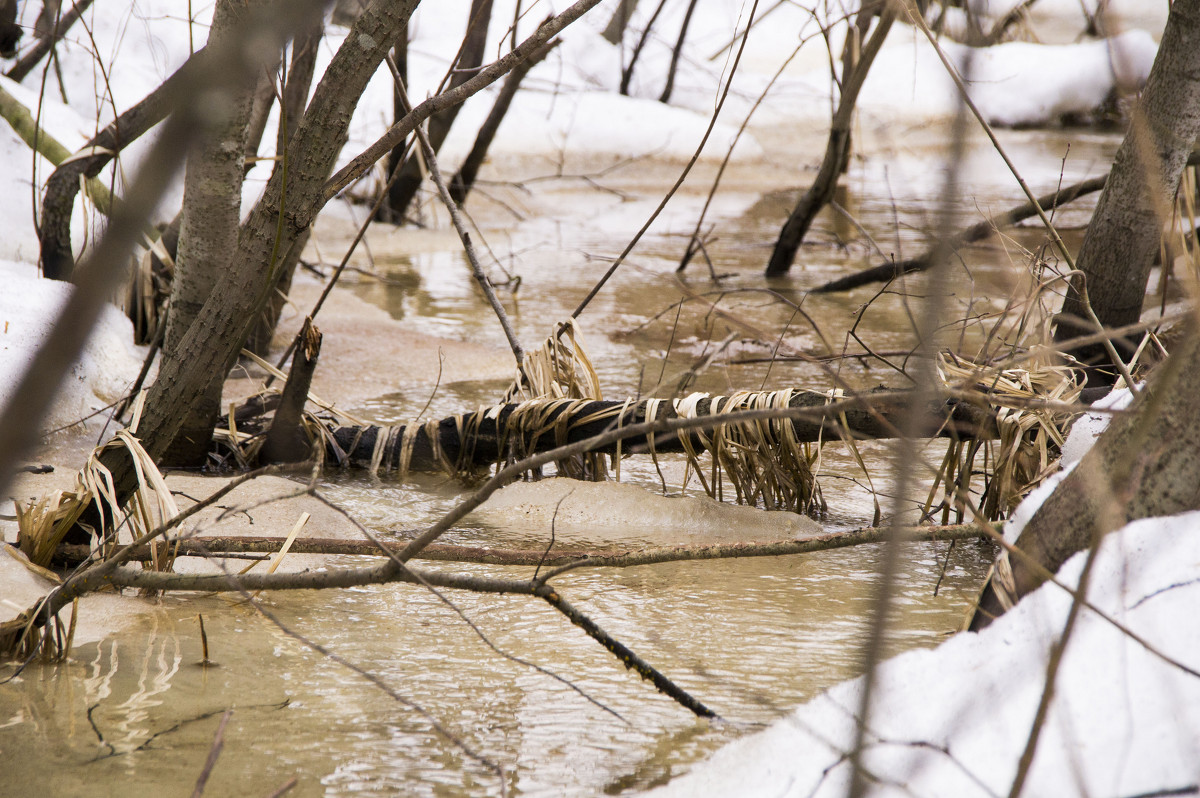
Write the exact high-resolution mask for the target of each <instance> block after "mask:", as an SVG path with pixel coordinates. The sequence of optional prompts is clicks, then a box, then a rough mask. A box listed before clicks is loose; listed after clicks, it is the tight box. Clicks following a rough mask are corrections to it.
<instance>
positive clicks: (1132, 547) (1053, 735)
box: [650, 513, 1200, 798]
mask: <svg viewBox="0 0 1200 798" xmlns="http://www.w3.org/2000/svg"><path fill="white" fill-rule="evenodd" d="M1084 556H1085V555H1083V554H1080V555H1077V556H1076V557H1074V558H1072V559H1071V560H1070V561H1068V563H1067V564H1066V565H1065V566H1064V567H1063V570H1062V571H1061V572H1060V574H1059V577H1060V579H1062V580H1063V581H1064V582H1066V583H1067V584H1070V585H1075V584H1077V581H1078V577H1079V573H1080V571H1081V569H1082V566H1083V559H1084ZM1198 558H1200V513H1189V514H1186V515H1181V516H1178V517H1175V518H1171V519H1146V520H1142V521H1137V522H1135V523H1132V524H1130V525H1129V526H1127V527H1125V528H1124V529H1122V530H1121V531H1120V532H1117V533H1114V534H1113V535H1110V536H1109V537H1108V538H1106V540H1105V542H1104V545H1103V547H1102V550H1101V554H1100V556H1099V558H1098V559H1097V561H1096V564H1095V566H1094V570H1093V574H1092V585H1091V588H1090V590H1089V597H1090V598H1091V600H1092V601H1093V602H1094V603H1095V604H1096V605H1097V606H1098V607H1099V608H1100V609H1101V610H1102V611H1103V612H1105V613H1106V614H1108V615H1109V617H1112V618H1115V619H1116V620H1118V621H1119V622H1120V623H1122V624H1124V625H1126V626H1128V627H1129V628H1131V629H1133V630H1134V631H1135V632H1136V633H1137V634H1139V635H1141V636H1142V637H1143V638H1145V639H1147V640H1148V641H1150V642H1151V643H1152V644H1153V645H1154V646H1155V647H1157V648H1158V649H1159V650H1160V651H1163V652H1164V653H1166V654H1167V655H1168V656H1170V657H1172V658H1175V659H1176V660H1178V661H1182V662H1184V663H1187V664H1189V665H1190V666H1192V667H1194V666H1196V665H1197V663H1198V662H1200V617H1198V616H1197V613H1196V612H1195V607H1196V604H1197V602H1200V580H1197V579H1196V562H1197V559H1198ZM1070 603H1071V600H1070V596H1068V595H1067V594H1066V593H1065V592H1064V591H1062V590H1061V589H1059V588H1058V587H1055V586H1054V585H1050V584H1047V585H1045V586H1043V587H1042V588H1041V589H1040V590H1038V591H1037V592H1036V593H1034V594H1031V595H1030V596H1028V597H1026V598H1025V600H1024V601H1022V602H1021V603H1020V604H1018V605H1017V607H1016V608H1015V609H1013V610H1012V611H1010V612H1009V613H1007V614H1006V615H1004V616H1003V617H1002V618H1000V619H999V620H998V621H996V623H994V624H993V625H992V626H991V627H989V628H988V629H987V630H986V631H984V632H982V633H980V634H977V635H976V634H961V635H958V636H957V637H955V638H954V639H952V640H950V641H949V642H947V643H946V644H944V645H942V646H941V647H940V648H937V649H935V650H932V651H913V652H910V653H908V654H904V655H902V656H899V657H897V658H895V659H893V660H890V661H889V662H886V663H884V664H883V665H882V666H881V667H880V669H879V671H878V683H877V693H876V699H875V703H874V708H873V711H872V713H871V719H870V733H869V735H868V745H867V751H866V755H865V759H864V764H865V767H866V769H867V770H868V771H869V772H870V773H871V774H872V776H873V777H874V778H875V779H878V783H877V784H875V785H873V789H872V792H871V794H872V795H910V796H911V795H916V796H963V797H964V798H965V797H966V796H986V795H1003V794H1005V793H1007V791H1008V789H1009V786H1010V785H1011V783H1012V779H1013V776H1014V774H1015V772H1016V768H1017V762H1018V760H1019V758H1020V756H1021V752H1022V750H1023V748H1024V746H1025V742H1026V739H1027V738H1028V735H1029V729H1030V725H1031V723H1032V721H1033V717H1034V714H1035V711H1036V708H1037V705H1038V701H1039V699H1040V696H1041V690H1042V684H1043V679H1044V674H1045V668H1046V661H1047V657H1048V654H1049V649H1050V646H1051V645H1052V643H1053V642H1054V640H1055V639H1056V638H1057V636H1058V634H1059V632H1060V630H1061V629H1062V627H1063V624H1064V622H1065V619H1066V615H1067V612H1068V609H1069V607H1070ZM861 690H862V680H861V679H858V680H855V681H852V682H847V683H844V684H841V685H839V686H838V687H835V688H833V689H832V690H829V691H828V692H826V693H825V694H823V695H822V696H820V697H819V698H817V699H815V700H813V701H811V702H809V703H808V704H806V705H804V706H802V707H800V708H799V709H798V710H796V711H795V712H794V713H793V714H792V715H791V716H789V717H787V718H785V719H783V720H781V721H779V722H777V723H775V724H774V725H772V726H771V727H770V728H768V729H767V730H766V731H764V732H761V733H759V734H756V735H753V736H751V737H747V738H744V739H742V740H739V741H737V742H735V743H733V744H731V745H729V746H727V747H725V748H724V749H722V750H721V751H719V752H718V753H717V754H716V755H715V756H713V757H712V758H711V759H709V760H708V761H707V762H705V763H703V764H702V765H700V766H699V767H697V768H696V769H695V770H694V771H693V772H692V773H690V774H688V775H686V776H683V777H681V778H679V779H676V780H675V781H673V782H671V783H670V784H669V785H667V786H666V787H664V788H662V789H660V790H655V791H653V792H652V793H650V794H651V795H654V796H659V797H660V798H665V797H666V796H675V795H679V796H694V797H696V798H703V797H704V796H729V795H773V796H834V795H839V796H840V795H844V794H846V788H847V784H848V780H849V776H850V769H849V766H848V764H847V763H846V762H845V761H844V760H843V756H844V755H845V753H846V752H847V751H849V750H850V748H851V747H852V745H853V738H854V727H855V724H854V720H853V716H854V713H855V712H856V711H857V708H858V704H859V700H860V696H861ZM1197 750H1200V679H1197V678H1196V677H1194V676H1190V675H1187V674H1186V673H1184V672H1183V671H1181V670H1180V669H1178V668H1177V667H1174V666H1172V665H1170V664H1168V663H1167V662H1165V661H1164V660H1162V659H1160V658H1158V657H1156V656H1154V655H1153V654H1151V653H1149V652H1148V651H1147V650H1146V649H1145V648H1143V647H1142V646H1140V645H1139V644H1137V643H1135V642H1134V641H1133V640H1131V639H1130V638H1128V637H1126V636H1124V635H1123V634H1122V633H1121V632H1120V631H1118V630H1117V629H1116V628H1115V627H1114V626H1112V625H1111V624H1109V623H1108V622H1107V621H1105V620H1102V619H1101V618H1100V617H1099V616H1097V615H1096V614H1095V613H1092V612H1089V611H1084V612H1083V613H1082V614H1081V615H1080V617H1079V620H1078V624H1077V626H1076V629H1075V632H1074V635H1073V637H1072V639H1071V643H1070V645H1069V647H1068V649H1067V653H1066V656H1065V658H1064V660H1063V663H1062V668H1061V670H1060V672H1059V675H1058V680H1057V694H1056V697H1055V700H1054V704H1053V706H1052V708H1051V710H1050V714H1049V717H1048V719H1047V721H1046V724H1045V726H1044V728H1043V733H1042V737H1041V741H1040V745H1039V748H1038V752H1037V756H1036V757H1035V758H1034V761H1033V768H1032V770H1031V772H1030V775H1029V780H1028V782H1027V783H1026V787H1025V793H1024V794H1026V795H1091V796H1109V795H1114V796H1115V795H1134V794H1150V793H1154V792H1156V791H1160V790H1161V791H1164V793H1163V794H1166V793H1165V791H1167V790H1171V789H1177V788H1180V787H1184V786H1187V785H1195V784H1196V783H1197V781H1198V780H1200V758H1198V757H1197V756H1196V751H1197ZM1193 789H1194V787H1193Z"/></svg>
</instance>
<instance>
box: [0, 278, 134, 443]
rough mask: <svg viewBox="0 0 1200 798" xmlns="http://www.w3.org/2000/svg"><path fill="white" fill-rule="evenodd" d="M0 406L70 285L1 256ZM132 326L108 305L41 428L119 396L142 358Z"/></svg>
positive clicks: (7, 398) (74, 418) (69, 419)
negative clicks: (134, 339)
mask: <svg viewBox="0 0 1200 798" xmlns="http://www.w3.org/2000/svg"><path fill="white" fill-rule="evenodd" d="M0 280H3V283H4V291H3V292H0V406H3V405H7V404H8V402H9V401H10V400H11V399H12V398H13V392H14V390H15V389H16V386H17V382H18V380H20V378H21V376H22V375H23V374H24V373H25V371H26V370H27V369H28V368H29V366H30V364H31V363H32V362H33V360H34V358H35V356H36V354H37V350H38V348H39V347H40V346H41V345H42V343H43V342H44V341H45V339H46V337H47V336H48V335H49V333H50V330H51V329H52V328H53V326H54V323H55V321H56V320H57V316H58V313H59V311H60V310H61V309H62V306H63V305H64V304H65V303H66V301H67V297H68V296H69V295H70V292H71V291H72V290H73V289H74V286H72V285H71V284H70V283H64V282H59V281H57V280H45V279H42V278H40V277H38V276H37V268H36V267H35V266H34V265H32V264H29V263H14V262H12V261H0ZM132 341H133V326H132V325H131V324H130V322H129V319H127V318H126V317H125V315H124V314H123V313H121V311H119V310H117V309H116V308H115V307H112V306H111V305H110V306H107V307H105V308H104V311H103V312H102V314H101V316H100V320H99V322H98V323H97V325H96V327H95V328H94V329H93V330H92V333H91V335H90V336H89V337H88V341H87V344H86V346H85V347H84V350H83V353H82V354H81V355H80V356H79V359H78V360H77V361H76V362H75V363H74V365H72V366H71V368H70V370H69V371H68V372H67V375H66V377H65V378H64V380H63V384H62V387H61V388H60V390H59V393H58V396H57V397H56V398H55V401H54V404H53V405H52V406H51V407H50V410H49V412H48V414H47V417H46V420H45V422H44V423H43V428H44V429H47V430H49V429H54V428H57V427H60V426H63V425H65V424H69V423H71V422H73V421H77V420H79V419H81V418H83V417H84V416H87V415H89V414H90V413H92V412H93V411H95V410H99V409H100V408H102V407H104V406H105V405H107V404H109V403H110V402H114V401H116V400H118V399H120V398H121V397H122V396H123V395H124V394H125V392H126V391H127V390H128V389H129V387H130V385H131V384H132V383H133V381H134V379H136V378H137V373H138V371H139V370H140V369H141V366H142V360H143V359H144V358H145V352H146V350H145V348H144V347H138V346H135V345H134V344H133V343H132Z"/></svg>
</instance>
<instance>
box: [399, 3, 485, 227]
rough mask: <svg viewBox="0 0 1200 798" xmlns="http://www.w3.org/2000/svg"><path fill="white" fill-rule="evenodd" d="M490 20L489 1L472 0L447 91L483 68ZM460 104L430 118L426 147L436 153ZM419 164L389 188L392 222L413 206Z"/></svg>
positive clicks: (411, 163) (407, 167) (412, 162)
mask: <svg viewBox="0 0 1200 798" xmlns="http://www.w3.org/2000/svg"><path fill="white" fill-rule="evenodd" d="M491 16H492V0H471V10H470V16H469V18H468V20H467V35H466V37H465V38H464V39H463V44H462V48H461V49H460V50H459V56H458V58H457V59H456V60H455V63H454V67H453V74H452V75H451V77H450V84H449V87H448V89H447V90H448V91H449V90H452V89H454V88H456V87H458V86H460V85H462V84H463V83H466V82H467V81H468V80H470V79H471V78H472V77H473V76H474V75H475V73H476V71H478V69H479V67H480V65H482V64H483V54H484V50H485V48H486V46H487V32H488V21H489V20H490V19H491ZM460 108H462V106H461V104H455V105H453V106H451V107H450V108H447V109H446V110H444V111H442V112H440V113H438V114H435V115H434V116H431V117H430V118H429V143H430V145H431V146H432V147H433V151H434V152H435V153H437V152H438V151H439V150H440V149H441V147H442V143H443V142H445V141H446V136H448V135H449V134H450V127H451V125H453V124H454V119H455V117H457V116H458V111H459V109H460ZM421 180H422V175H421V164H420V163H419V161H418V159H417V158H409V159H408V160H407V161H406V162H405V163H404V165H403V166H402V167H400V176H399V177H397V178H396V182H395V183H394V184H393V185H392V190H391V191H390V192H389V194H388V196H389V202H390V204H391V208H392V211H391V212H392V219H393V220H397V219H403V218H404V214H405V213H406V212H407V211H408V206H409V205H410V204H412V201H413V197H415V196H416V195H417V190H418V189H420V187H421Z"/></svg>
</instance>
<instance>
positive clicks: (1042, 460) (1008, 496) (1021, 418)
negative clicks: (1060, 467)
mask: <svg viewBox="0 0 1200 798" xmlns="http://www.w3.org/2000/svg"><path fill="white" fill-rule="evenodd" d="M938 372H939V374H940V375H941V377H942V380H943V382H945V383H946V384H948V385H953V386H960V387H966V388H969V389H974V390H977V391H979V392H980V395H981V397H982V398H983V399H984V400H985V401H987V402H988V403H989V404H991V405H992V406H993V407H994V408H995V416H996V426H997V430H998V432H999V437H998V440H996V441H995V442H994V443H992V444H991V446H990V448H991V450H992V457H991V468H990V469H988V470H987V471H986V472H985V474H984V488H983V497H982V502H981V509H982V511H983V514H984V516H985V517H986V518H987V519H988V520H992V521H994V520H999V519H1001V518H1006V517H1007V516H1008V515H1009V514H1010V513H1011V512H1012V511H1013V510H1014V509H1015V508H1016V506H1017V504H1019V503H1020V501H1021V499H1022V498H1024V496H1025V495H1026V494H1028V493H1029V491H1031V490H1033V488H1035V487H1037V485H1038V484H1040V483H1041V482H1042V480H1044V479H1045V478H1046V477H1047V476H1049V474H1050V473H1052V472H1053V470H1054V469H1053V468H1052V466H1053V465H1054V464H1055V463H1056V462H1057V460H1058V453H1059V450H1060V449H1061V447H1062V444H1063V441H1064V439H1065V436H1066V432H1067V430H1068V429H1069V428H1070V425H1071V423H1072V422H1073V421H1074V420H1075V417H1076V415H1077V414H1076V413H1074V412H1071V411H1069V410H1065V409H1063V406H1064V405H1070V404H1072V403H1074V402H1075V401H1076V400H1078V398H1079V394H1080V392H1081V391H1082V390H1083V385H1082V383H1081V382H1080V381H1079V378H1078V372H1077V371H1076V370H1075V369H1073V368H1071V367H1069V366H1065V365H1061V364H1058V363H1054V362H1052V361H1051V358H1050V356H1049V355H1047V356H1046V357H1042V358H1032V359H1030V360H1029V361H1028V362H1027V363H1026V365H1025V367H1023V368H983V367H980V366H977V365H976V364H974V363H970V362H968V361H964V360H961V359H959V358H956V357H954V356H953V355H950V354H943V355H939V358H938ZM1039 400H1042V401H1039ZM1045 402H1049V403H1053V404H1054V405H1055V406H1054V407H1049V406H1047V405H1046V404H1044V403H1045ZM952 445H953V444H952ZM971 451H972V457H971V458H968V461H967V462H965V463H964V462H960V460H959V458H958V457H957V456H956V457H955V458H954V462H955V464H956V469H957V471H958V474H959V475H960V479H958V480H955V479H954V477H953V476H951V475H949V474H946V475H944V476H943V479H944V480H945V484H946V486H947V492H948V493H949V492H950V485H951V484H952V483H955V482H957V483H958V485H959V487H960V489H961V487H962V484H963V483H962V479H961V476H962V475H964V474H965V475H966V476H968V477H969V475H970V472H971V471H972V469H973V467H974V466H973V462H971V461H973V459H974V457H973V454H974V452H975V451H978V447H976V448H975V449H974V450H971ZM949 459H950V458H949V457H948V458H947V460H949Z"/></svg>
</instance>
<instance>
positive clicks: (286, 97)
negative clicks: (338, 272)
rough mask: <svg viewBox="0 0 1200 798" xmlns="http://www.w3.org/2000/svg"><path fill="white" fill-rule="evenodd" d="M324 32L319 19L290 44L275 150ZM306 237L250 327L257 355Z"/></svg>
mask: <svg viewBox="0 0 1200 798" xmlns="http://www.w3.org/2000/svg"><path fill="white" fill-rule="evenodd" d="M323 33H324V25H323V24H322V23H321V22H319V21H318V23H317V24H315V25H313V27H312V28H310V29H309V30H308V31H306V32H305V34H304V36H302V37H300V38H298V39H297V40H296V41H295V42H293V44H292V62H291V67H290V68H289V69H288V78H287V83H286V85H285V86H284V88H283V105H282V107H283V117H282V119H281V124H280V126H279V131H278V133H277V134H276V142H275V152H276V153H284V152H287V143H288V142H289V141H291V140H292V136H294V135H295V133H296V126H297V125H299V124H300V120H301V119H302V118H303V116H304V106H305V105H306V104H307V103H308V93H309V90H310V89H311V88H312V81H313V74H314V72H315V70H316V65H317V48H318V47H319V46H320V44H321V37H322V35H323ZM285 120H286V121H285ZM275 168H276V169H281V168H283V165H282V164H280V163H279V162H278V161H276V163H275ZM307 240H308V234H307V233H305V234H304V240H303V241H300V242H299V243H298V244H297V245H296V246H294V247H292V249H291V250H290V252H289V253H288V256H287V259H286V260H285V261H284V262H283V263H282V264H281V266H280V273H279V279H278V281H277V282H276V283H275V289H274V290H273V291H272V292H271V295H270V298H269V299H268V301H267V306H266V307H265V308H264V309H263V312H262V314H261V315H259V317H258V319H257V320H256V322H255V324H254V328H253V329H252V330H251V331H250V337H249V338H248V339H247V341H246V348H247V349H249V350H250V351H251V352H253V353H254V354H256V355H258V356H260V357H266V355H267V354H268V353H269V352H270V349H271V338H272V337H273V336H274V335H275V326H276V325H277V324H278V323H279V314H280V313H282V312H283V306H284V305H285V304H287V295H288V292H289V291H291V289H292V278H293V277H294V276H295V273H296V266H297V264H299V263H300V253H301V252H302V251H303V249H304V245H305V243H306V242H307Z"/></svg>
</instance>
